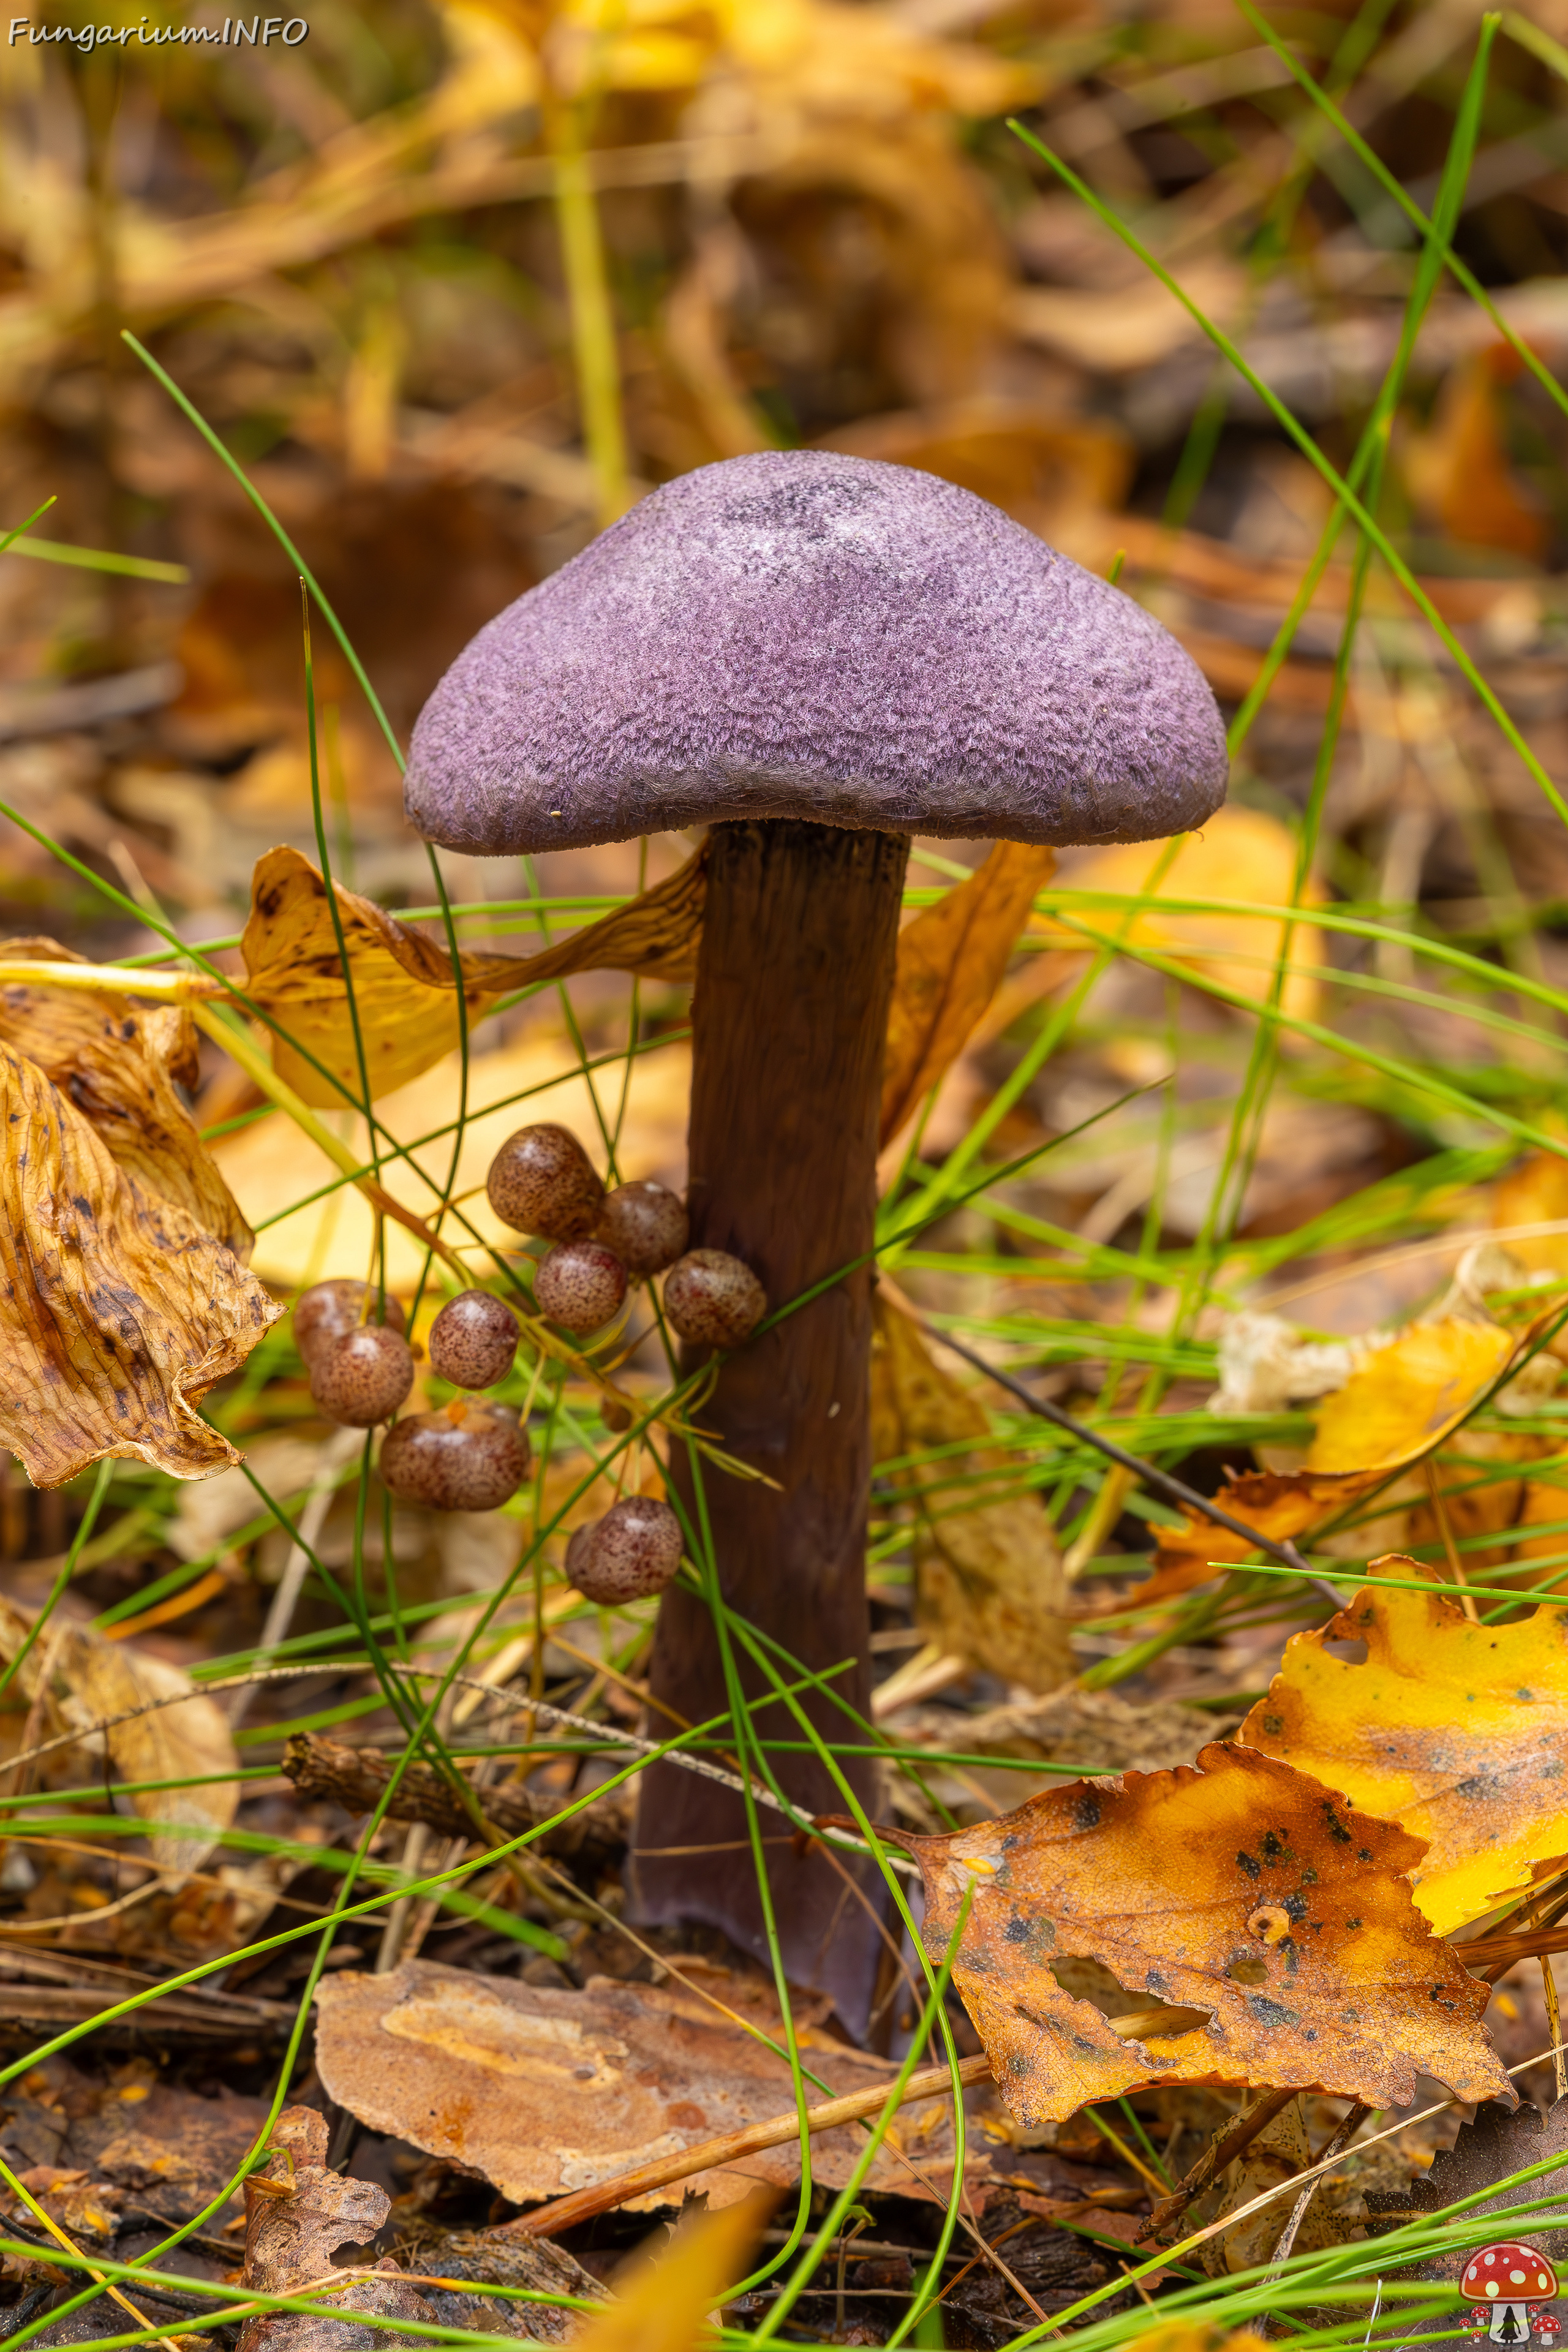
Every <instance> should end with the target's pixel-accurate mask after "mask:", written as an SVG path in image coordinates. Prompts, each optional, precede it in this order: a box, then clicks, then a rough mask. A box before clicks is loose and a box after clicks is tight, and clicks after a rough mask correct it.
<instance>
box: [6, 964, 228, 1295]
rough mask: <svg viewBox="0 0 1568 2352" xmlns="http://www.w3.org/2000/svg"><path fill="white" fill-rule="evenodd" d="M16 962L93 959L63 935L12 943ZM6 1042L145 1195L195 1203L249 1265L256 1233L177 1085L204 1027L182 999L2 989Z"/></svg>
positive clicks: (200, 1217)
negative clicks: (63, 941)
mask: <svg viewBox="0 0 1568 2352" xmlns="http://www.w3.org/2000/svg"><path fill="white" fill-rule="evenodd" d="M4 952H5V961H7V962H8V963H10V962H18V963H19V962H23V961H26V962H29V963H33V962H37V963H85V962H86V961H88V959H87V958H86V957H85V956H79V955H75V954H73V953H72V951H71V950H70V949H69V948H63V947H61V946H60V944H59V942H58V940H47V939H26V940H5V942H4ZM0 1041H4V1043H5V1045H10V1046H12V1047H13V1048H14V1049H15V1051H16V1053H18V1054H25V1055H26V1057H27V1059H28V1060H29V1061H30V1062H36V1063H37V1066H38V1067H39V1069H40V1070H42V1071H43V1073H44V1075H45V1076H46V1077H47V1078H48V1079H49V1080H51V1082H52V1083H53V1084H54V1085H55V1086H57V1087H59V1089H60V1090H61V1092H62V1093H63V1094H65V1095H68V1097H69V1098H70V1100H71V1101H72V1102H73V1103H74V1104H75V1105H76V1108H78V1110H79V1111H80V1112H81V1113H82V1115H83V1117H84V1118H87V1119H89V1121H90V1122H91V1124H92V1126H93V1127H94V1129H96V1130H97V1132H98V1133H99V1135H100V1136H101V1137H102V1139H103V1140H104V1142H105V1143H106V1144H107V1145H108V1146H109V1149H110V1152H111V1153H112V1155H113V1157H114V1159H115V1160H117V1161H118V1163H119V1164H120V1166H121V1168H123V1169H124V1171H125V1172H126V1174H127V1175H128V1176H134V1177H135V1179H136V1181H137V1182H138V1183H139V1184H140V1185H141V1186H142V1190H143V1191H144V1192H155V1193H157V1194H158V1195H159V1196H160V1198H161V1199H163V1200H165V1201H173V1202H175V1203H176V1204H177V1205H178V1206H179V1207H180V1208H182V1209H188V1210H189V1212H190V1213H191V1215H192V1216H193V1217H194V1218H195V1222H196V1223H197V1224H198V1225H200V1226H202V1227H203V1228H204V1229H205V1231H206V1232H207V1233H209V1234H215V1235H216V1238H217V1239H218V1240H219V1241H220V1242H222V1243H223V1244H225V1246H226V1248H228V1249H231V1250H232V1251H233V1252H234V1254H235V1255H236V1257H237V1258H238V1259H239V1260H240V1262H241V1264H242V1265H244V1264H248V1262H249V1258H250V1253H251V1249H252V1247H253V1245H254V1244H255V1240H256V1236H255V1234H253V1233H252V1232H251V1230H250V1227H249V1226H248V1225H247V1223H246V1222H245V1219H244V1218H243V1217H242V1216H241V1215H240V1213H239V1208H238V1204H237V1202H236V1200H235V1197H234V1195H233V1193H232V1192H230V1191H229V1189H228V1186H227V1185H226V1183H225V1182H224V1181H223V1178H222V1176H221V1174H220V1173H219V1171H218V1167H217V1163H216V1160H214V1159H213V1157H212V1155H211V1153H210V1152H209V1151H208V1150H207V1148H206V1146H205V1144H204V1143H203V1141H202V1139H201V1137H200V1135H199V1134H198V1133H197V1131H196V1123H195V1119H193V1118H192V1117H191V1115H190V1113H189V1111H188V1110H187V1109H186V1108H185V1106H184V1103H183V1102H182V1101H181V1100H180V1097H179V1094H178V1092H177V1091H176V1086H175V1082H176V1080H177V1081H178V1082H179V1084H180V1085H182V1086H186V1087H194V1086H195V1083H196V1077H197V1066H196V1031H195V1023H194V1022H193V1021H192V1019H191V1016H190V1014H189V1013H186V1012H185V1011H184V1008H183V1007H181V1006H180V1005H177V1004H158V1005H146V1004H136V1003H132V999H131V998H130V997H129V996H122V995H110V994H107V993H105V992H103V991H101V990H96V989H95V990H94V991H93V992H91V993H90V994H89V992H87V991H86V990H85V989H74V988H47V987H43V986H39V987H37V988H34V987H30V986H28V985H27V984H26V982H22V981H10V982H7V983H6V984H5V987H3V988H0Z"/></svg>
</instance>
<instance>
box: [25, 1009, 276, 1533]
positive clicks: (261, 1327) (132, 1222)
mask: <svg viewBox="0 0 1568 2352" xmlns="http://www.w3.org/2000/svg"><path fill="white" fill-rule="evenodd" d="M0 1099H3V1100H4V1101H5V1103H6V1105H7V1107H8V1108H16V1109H19V1110H20V1111H21V1112H22V1114H23V1117H24V1119H25V1122H26V1126H27V1128H28V1129H29V1131H30V1132H31V1134H32V1135H33V1137H34V1139H35V1143H34V1150H33V1151H32V1153H31V1155H30V1156H29V1157H28V1159H27V1160H26V1161H25V1162H24V1161H23V1160H20V1159H16V1158H13V1159H9V1160H6V1162H5V1172H4V1194H3V1199H0V1267H3V1269H4V1273H5V1284H6V1294H7V1297H6V1309H5V1317H4V1319H3V1320H0V1444H4V1445H6V1446H8V1447H9V1448H10V1450H11V1452H12V1453H13V1454H16V1455H17V1456H18V1457H19V1458H20V1460H21V1461H22V1463H23V1465H24V1466H25V1467H26V1472H27V1475H28V1476H29V1477H30V1478H31V1479H32V1481H33V1483H34V1485H35V1486H62V1485H64V1483H65V1482H66V1480H67V1479H69V1478H74V1477H75V1476H77V1475H78V1474H79V1472H80V1471H82V1470H85V1469H87V1468H88V1467H89V1465H91V1464H92V1463H94V1462H97V1461H100V1460H101V1459H102V1457H103V1456H104V1455H105V1454H112V1455H114V1456H117V1457H132V1456H133V1457H135V1458H137V1459H140V1460H141V1461H143V1462H148V1463H151V1464H152V1465H153V1467H154V1468H155V1469H159V1470H165V1471H167V1472H169V1473H170V1475H173V1476H174V1477H176V1478H203V1477H205V1476H206V1475H208V1474H209V1473H210V1472H212V1471H215V1470H221V1469H225V1468H226V1467H227V1466H228V1465H231V1464H233V1463H235V1462H237V1460H238V1458H239V1457H238V1455H237V1454H236V1452H235V1450H234V1448H233V1447H232V1446H231V1445H230V1444H229V1443H228V1441H227V1440H226V1438H224V1437H221V1436H220V1435H219V1434H218V1433H217V1431H216V1430H215V1429H213V1428H211V1427H209V1426H208V1424H207V1423H206V1422H205V1421H204V1420H203V1419H202V1417H201V1415H200V1413H198V1412H197V1411H196V1409H195V1399H196V1398H198V1397H199V1396H201V1395H203V1394H204V1393H205V1391H206V1390H208V1389H209V1388H211V1387H212V1386H213V1384H214V1382H215V1381H220V1380H222V1379H224V1378H225V1376H226V1374H227V1373H229V1372H232V1371H237V1370H238V1368H239V1366H240V1365H241V1364H242V1363H243V1362H244V1361H245V1360H246V1358H247V1356H248V1355H249V1353H250V1351H251V1349H252V1348H254V1346H255V1345H256V1342H257V1341H258V1339H260V1337H261V1335H262V1333H263V1332H264V1331H265V1330H266V1329H267V1328H268V1324H270V1323H273V1322H276V1320H277V1318H278V1317H279V1313H280V1312H281V1309H280V1308H279V1307H276V1306H275V1305H274V1304H273V1302H272V1300H271V1299H270V1298H269V1297H268V1295H267V1293H266V1291H265V1290H264V1289H263V1288H262V1286H261V1285H260V1284H259V1283H258V1281H257V1280H256V1279H255V1277H254V1276H252V1275H250V1274H248V1273H247V1271H246V1268H245V1267H244V1266H243V1265H241V1264H240V1262H239V1260H238V1259H237V1257H235V1256H234V1255H232V1253H231V1252H230V1251H229V1250H228V1249H227V1248H226V1246H225V1245H224V1244H223V1243H222V1241H220V1240H218V1239H216V1238H215V1236H214V1234H212V1233H211V1232H210V1231H209V1230H208V1229H207V1228H206V1227H205V1226H204V1225H203V1224H202V1223H200V1222H199V1221H198V1220H197V1219H196V1218H195V1216H193V1215H192V1214H191V1213H190V1212H189V1211H188V1210H186V1209H184V1208H182V1207H179V1206H177V1205H176V1204H175V1203H174V1202H171V1201H168V1200H163V1201H155V1200H154V1198H153V1195H151V1194H150V1193H149V1192H146V1191H145V1190H144V1189H143V1188H142V1184H141V1182H140V1181H139V1180H138V1179H137V1178H136V1177H135V1176H134V1175H132V1174H130V1173H128V1172H127V1171H126V1170H125V1169H124V1168H122V1167H121V1166H120V1165H119V1164H118V1163H117V1161H116V1160H115V1159H114V1158H113V1156H112V1155H111V1153H110V1149H109V1147H108V1145H107V1143H106V1142H105V1141H104V1140H103V1139H102V1138H101V1137H100V1134H99V1133H98V1130H97V1129H96V1128H95V1127H93V1126H92V1124H91V1123H90V1122H89V1120H88V1119H87V1118H84V1117H83V1116H82V1114H81V1112H80V1111H79V1110H76V1109H74V1108H72V1107H71V1105H70V1104H69V1103H68V1101H67V1099H66V1097H65V1096H64V1095H63V1094H61V1093H60V1092H59V1090H58V1088H57V1087H54V1086H52V1085H51V1084H50V1082H49V1080H48V1078H47V1076H45V1074H44V1073H43V1071H42V1070H41V1069H39V1068H38V1066H37V1064H36V1063H34V1062H32V1061H29V1060H27V1059H25V1058H24V1057H23V1056H22V1055H19V1054H17V1053H15V1052H13V1051H11V1050H10V1049H8V1048H7V1047H5V1045H3V1044H0Z"/></svg>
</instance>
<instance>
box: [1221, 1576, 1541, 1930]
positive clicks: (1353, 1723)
mask: <svg viewBox="0 0 1568 2352" xmlns="http://www.w3.org/2000/svg"><path fill="white" fill-rule="evenodd" d="M1373 1566H1374V1568H1375V1569H1376V1570H1377V1571H1378V1572H1379V1573H1380V1574H1382V1575H1388V1574H1390V1573H1393V1574H1396V1575H1397V1574H1400V1573H1402V1572H1404V1571H1405V1570H1408V1572H1409V1574H1410V1576H1411V1578H1412V1579H1413V1580H1416V1581H1413V1582H1412V1584H1411V1587H1410V1590H1409V1591H1400V1592H1392V1591H1386V1590H1383V1589H1380V1588H1374V1587H1372V1586H1368V1587H1366V1588H1365V1589H1363V1591H1360V1592H1358V1593H1357V1594H1356V1595H1355V1597H1354V1599H1353V1600H1352V1601H1350V1602H1349V1603H1348V1604H1347V1605H1346V1607H1345V1608H1344V1609H1343V1610H1342V1612H1341V1613H1340V1614H1339V1615H1338V1616H1337V1617H1334V1618H1332V1619H1331V1621H1330V1622H1329V1623H1328V1624H1327V1625H1323V1626H1321V1627H1318V1628H1316V1629H1314V1630H1313V1631H1312V1632H1310V1633H1295V1634H1292V1636H1291V1638H1290V1640H1289V1642H1288V1643H1286V1645H1285V1656H1284V1661H1283V1664H1282V1665H1281V1667H1280V1670H1279V1673H1278V1674H1277V1675H1275V1677H1274V1679H1273V1681H1272V1682H1271V1683H1270V1685H1269V1686H1268V1697H1267V1698H1261V1699H1259V1700H1258V1704H1257V1706H1254V1708H1253V1709H1252V1712H1251V1713H1250V1715H1248V1717H1247V1720H1246V1722H1245V1723H1244V1724H1243V1725H1242V1727H1241V1729H1240V1731H1239V1732H1238V1733H1237V1738H1238V1739H1241V1740H1243V1741H1245V1742H1246V1743H1247V1746H1248V1747H1249V1748H1257V1749H1258V1751H1259V1752H1260V1753H1261V1754H1263V1755H1266V1756H1273V1757H1277V1758H1279V1760H1280V1761H1281V1762H1283V1763H1287V1764H1293V1765H1294V1766H1295V1767H1296V1769H1298V1771H1301V1772H1310V1773H1311V1774H1312V1775H1313V1776H1314V1778H1315V1779H1317V1780H1321V1781H1322V1783H1323V1784H1324V1786H1325V1787H1326V1788H1329V1789H1333V1790H1338V1791H1340V1792H1342V1794H1343V1796H1344V1797H1345V1798H1346V1799H1347V1800H1348V1801H1349V1802H1350V1803H1351V1804H1352V1805H1354V1806H1356V1807H1357V1808H1358V1810H1359V1811H1363V1812H1367V1813H1376V1814H1379V1815H1380V1816H1381V1817H1382V1818H1383V1819H1384V1821H1391V1822H1398V1823H1399V1825H1400V1827H1401V1828H1402V1829H1405V1830H1409V1831H1410V1832H1412V1834H1413V1835H1414V1836H1415V1837H1418V1838H1423V1839H1425V1840H1426V1853H1424V1854H1423V1855H1422V1857H1421V1859H1420V1860H1419V1862H1417V1863H1416V1864H1415V1867H1414V1868H1413V1869H1412V1871H1411V1874H1410V1882H1411V1885H1413V1887H1414V1888H1415V1903H1416V1907H1417V1908H1418V1910H1419V1911H1420V1912H1421V1913H1422V1915H1423V1916H1424V1917H1425V1918H1426V1919H1428V1920H1430V1922H1431V1924H1432V1927H1434V1929H1435V1930H1436V1933H1437V1934H1439V1935H1447V1933H1448V1931H1449V1929H1450V1928H1453V1927H1464V1926H1466V1925H1467V1924H1468V1922H1469V1921H1470V1920H1472V1919H1479V1918H1481V1917H1482V1916H1484V1915H1485V1914H1486V1913H1487V1912H1488V1911H1490V1910H1492V1909H1494V1908H1495V1907H1496V1906H1497V1905H1498V1904H1500V1903H1501V1902H1502V1901H1504V1900H1505V1899H1506V1897H1508V1896H1509V1895H1518V1894H1520V1893H1521V1891H1522V1890H1523V1889H1524V1888H1525V1887H1527V1886H1528V1885H1530V1883H1531V1876H1532V1874H1533V1872H1534V1869H1535V1865H1536V1864H1538V1863H1541V1862H1545V1861H1548V1860H1552V1859H1555V1858H1556V1857H1557V1856H1559V1855H1561V1854H1564V1853H1568V1622H1565V1621H1564V1617H1563V1611H1562V1610H1561V1609H1554V1608H1550V1607H1548V1608H1542V1609H1537V1610H1535V1611H1534V1612H1532V1614H1531V1615H1530V1616H1529V1617H1524V1618H1521V1620H1520V1622H1518V1623H1517V1624H1515V1625H1484V1624H1483V1625H1475V1624H1472V1623H1471V1622H1470V1621H1469V1620H1468V1618H1467V1617H1466V1616H1465V1614H1464V1612H1463V1611H1462V1610H1460V1609H1459V1608H1458V1606H1457V1604H1456V1603H1455V1602H1453V1601H1446V1600H1445V1599H1444V1598H1443V1597H1442V1595H1441V1593H1439V1592H1437V1591H1435V1590H1434V1589H1433V1587H1432V1586H1431V1585H1430V1584H1429V1583H1427V1582H1425V1581H1420V1580H1421V1579H1423V1578H1424V1577H1425V1576H1426V1575H1429V1573H1430V1571H1429V1570H1422V1569H1421V1568H1420V1567H1418V1566H1417V1564H1416V1563H1415V1561H1414V1560H1400V1559H1380V1560H1377V1561H1374V1562H1373ZM1355 1641H1360V1642H1364V1643H1365V1644H1366V1656H1365V1659H1364V1661H1362V1662H1360V1663H1358V1662H1356V1661H1355V1660H1353V1659H1350V1658H1337V1657H1333V1656H1331V1654H1330V1652H1329V1650H1328V1648H1327V1644H1328V1643H1331V1642H1355Z"/></svg>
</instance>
